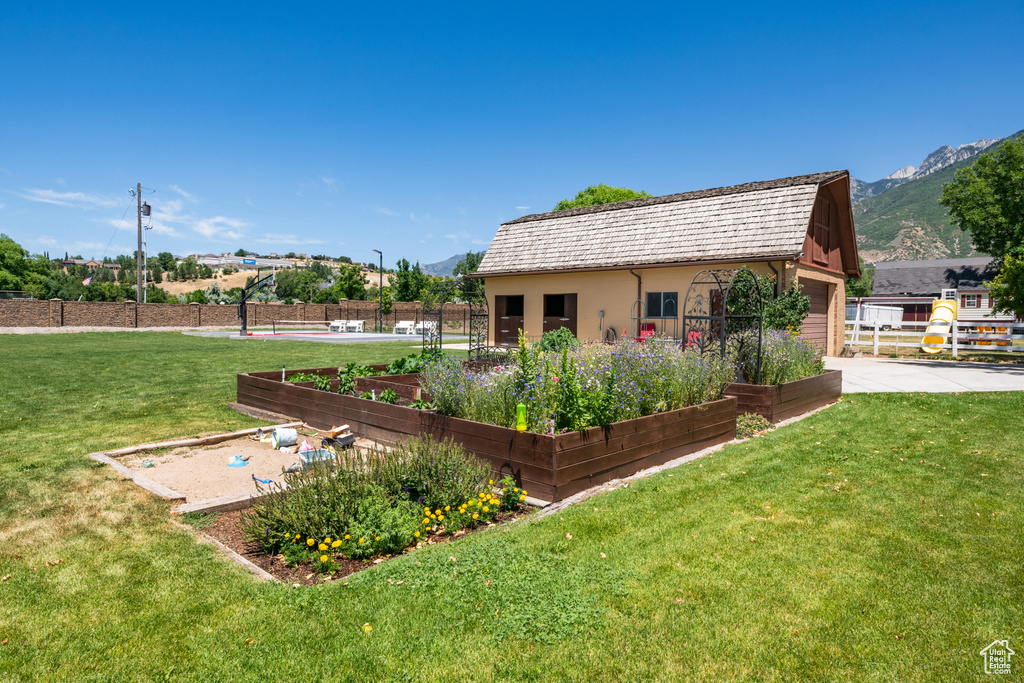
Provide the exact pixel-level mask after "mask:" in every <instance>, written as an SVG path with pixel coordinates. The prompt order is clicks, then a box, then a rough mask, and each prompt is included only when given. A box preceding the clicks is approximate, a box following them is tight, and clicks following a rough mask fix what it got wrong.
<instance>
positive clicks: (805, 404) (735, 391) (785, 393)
mask: <svg viewBox="0 0 1024 683" xmlns="http://www.w3.org/2000/svg"><path fill="white" fill-rule="evenodd" d="M842 393H843V371H842V370H826V371H825V372H824V373H823V374H821V375H815V376H814V377H804V378H803V379H798V380H796V381H794V382H786V383H784V384H767V385H765V384H736V383H733V384H730V385H729V386H727V387H726V388H725V395H726V396H734V397H736V412H737V414H739V415H742V414H744V413H757V414H758V415H761V416H762V417H764V418H765V419H766V420H768V421H769V422H771V423H772V424H775V423H777V422H781V421H783V420H788V419H789V418H791V417H796V416H797V415H803V414H804V413H807V412H810V411H812V410H814V409H815V408H821V407H822V406H827V405H828V404H830V403H835V402H836V401H838V400H839V397H840V396H841V395H842Z"/></svg>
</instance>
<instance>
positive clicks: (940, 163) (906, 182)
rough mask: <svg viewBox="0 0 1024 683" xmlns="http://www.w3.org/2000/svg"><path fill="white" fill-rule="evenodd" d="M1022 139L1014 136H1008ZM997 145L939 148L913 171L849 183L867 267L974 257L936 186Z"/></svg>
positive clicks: (968, 240)
mask: <svg viewBox="0 0 1024 683" xmlns="http://www.w3.org/2000/svg"><path fill="white" fill-rule="evenodd" d="M1022 134H1024V131H1020V132H1018V133H1016V134H1014V135H1012V136H1011V137H1013V138H1016V137H1019V136H1020V135H1022ZM1000 142H1002V140H979V141H978V142H974V143H971V144H967V145H961V146H960V147H956V148H954V147H950V146H949V145H943V146H942V147H939V148H938V149H937V150H935V151H934V152H932V153H931V154H929V155H928V156H927V157H925V159H924V161H922V162H921V164H920V165H919V166H917V167H916V168H915V167H913V166H907V167H905V168H902V169H900V170H899V171H896V172H895V173H892V174H890V175H889V176H887V177H885V178H882V179H881V180H877V181H875V182H873V183H865V182H862V181H859V180H856V179H854V178H851V179H850V186H851V191H852V193H853V199H854V203H853V217H854V224H855V225H856V230H857V248H858V250H859V251H860V255H861V256H862V257H863V258H864V260H865V261H866V262H868V263H875V262H878V261H913V260H928V259H940V258H959V257H966V256H972V255H975V254H977V251H976V250H975V249H974V245H973V244H971V237H970V234H969V233H965V232H963V231H962V230H960V228H958V227H957V226H956V225H953V224H952V223H951V222H950V220H949V216H948V215H947V213H946V207H944V206H942V205H941V204H939V198H940V197H941V196H942V186H943V184H945V183H948V182H950V181H951V180H953V176H954V175H955V174H956V172H957V170H959V169H961V168H964V167H965V166H969V165H971V164H972V163H974V161H975V160H976V158H977V156H978V155H979V154H981V153H982V152H984V151H985V150H988V149H989V148H990V147H992V146H993V145H997V144H998V143H1000Z"/></svg>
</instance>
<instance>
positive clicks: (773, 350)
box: [729, 330, 825, 385]
mask: <svg viewBox="0 0 1024 683" xmlns="http://www.w3.org/2000/svg"><path fill="white" fill-rule="evenodd" d="M729 355H730V357H731V358H732V361H733V362H735V363H738V364H739V365H740V367H741V368H742V370H743V377H744V379H745V380H746V381H747V382H750V383H755V382H757V333H756V331H747V332H744V333H743V334H741V335H735V336H734V337H733V339H731V340H730V354H729ZM823 372H825V364H824V361H823V360H822V357H821V350H820V349H819V348H818V347H817V346H815V345H814V344H812V343H811V342H809V341H806V340H804V339H801V338H800V337H799V336H798V335H797V334H795V333H791V332H780V331H778V330H765V331H764V334H763V335H762V339H761V381H760V384H763V385H768V384H783V383H784V382H794V381H796V380H798V379H803V378H804V377H814V376H815V375H820V374H821V373H823Z"/></svg>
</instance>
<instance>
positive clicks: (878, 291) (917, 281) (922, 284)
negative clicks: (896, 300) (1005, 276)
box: [871, 256, 998, 296]
mask: <svg viewBox="0 0 1024 683" xmlns="http://www.w3.org/2000/svg"><path fill="white" fill-rule="evenodd" d="M997 274H998V270H997V269H996V268H995V265H994V259H992V258H991V257H989V256H982V257H978V258H963V259H935V260H931V261H883V262H881V263H876V264H875V282H874V287H873V288H872V290H871V295H872V296H938V295H939V294H941V293H942V290H943V289H984V288H985V285H984V283H985V281H986V280H992V279H993V278H995V276H996V275H997Z"/></svg>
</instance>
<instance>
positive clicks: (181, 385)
mask: <svg viewBox="0 0 1024 683" xmlns="http://www.w3.org/2000/svg"><path fill="white" fill-rule="evenodd" d="M409 352H410V349H409V347H408V344H407V343H398V344H394V343H392V344H373V345H360V346H348V345H327V344H313V343H302V342H279V341H275V342H265V341H237V340H236V341H232V340H225V339H206V338H198V337H188V336H184V335H180V334H173V333H97V334H69V335H47V336H42V335H40V336H3V337H0V367H2V368H3V381H2V383H0V406H2V408H0V410H2V412H0V482H2V483H0V641H2V644H0V681H7V680H11V681H16V680H17V681H20V680H35V679H39V680H103V681H107V680H185V681H190V680H194V681H230V680H236V681H238V680H261V681H262V680H302V681H335V680H341V681H347V680H352V681H378V680H380V681H462V680H465V681H474V682H476V681H560V680H570V681H646V680H665V681H677V680H698V679H704V680H757V681H764V680H848V681H862V680H885V681H889V680H899V681H906V680H935V681H950V680H969V679H974V678H978V679H980V678H983V677H984V675H983V673H982V659H981V657H980V655H979V651H980V650H981V649H982V648H983V647H985V646H986V645H988V644H989V643H990V642H992V641H993V640H995V639H997V638H998V639H1004V638H1005V639H1009V641H1010V646H1011V647H1012V648H1014V649H1015V650H1017V651H1018V652H1020V651H1021V646H1022V644H1024V628H1022V625H1024V569H1022V567H1024V562H1022V560H1024V537H1022V535H1021V533H1020V531H1021V528H1022V527H1024V525H1022V520H1021V511H1022V509H1024V462H1022V459H1021V457H1020V456H1019V455H1018V453H1019V452H1020V444H1021V436H1022V428H1021V425H1020V415H1021V414H1022V412H1024V397H1022V395H1020V394H960V395H921V394H900V395H897V394H883V395H856V396H852V397H850V396H848V397H846V398H844V400H843V401H841V402H840V403H839V404H837V405H835V406H833V407H831V408H829V409H827V410H825V411H823V412H821V413H819V414H817V415H815V416H813V417H811V418H808V419H806V420H804V421H802V422H799V423H797V424H794V425H791V426H789V427H786V428H783V429H779V430H776V431H774V432H771V433H768V434H766V435H764V436H762V437H759V438H757V439H753V440H751V441H748V442H745V443H742V444H736V445H732V446H728V447H726V448H725V449H724V450H722V451H720V452H718V453H717V454H715V455H714V456H712V457H709V458H705V459H703V460H700V461H697V462H695V463H692V464H690V465H685V466H682V467H678V468H676V469H674V470H669V471H666V472H663V473H661V474H659V475H656V476H653V477H650V478H648V479H645V480H642V481H641V482H637V483H634V484H632V485H631V486H629V487H628V488H624V489H620V490H617V491H614V492H611V493H608V494H604V495H602V496H599V497H596V498H593V499H591V500H589V501H586V502H585V503H584V504H581V505H578V506H575V507H573V508H571V509H569V510H566V511H565V512H563V513H560V514H557V515H553V516H551V517H548V518H545V519H541V520H530V521H525V522H520V523H517V524H515V525H513V526H511V527H508V528H502V529H499V530H494V531H491V532H485V533H481V534H474V535H473V536H471V537H469V538H466V539H462V540H459V541H457V542H454V543H451V544H446V545H443V546H434V547H431V548H427V549H424V550H420V551H416V552H413V553H410V554H408V555H406V556H403V557H401V558H399V559H396V560H393V561H389V562H386V563H384V564H382V565H380V566H377V567H375V568H373V569H371V570H368V571H366V572H363V573H361V574H359V575H357V576H354V577H352V578H350V579H348V580H345V581H340V582H337V583H334V584H327V585H325V586H321V587H317V588H312V589H306V588H301V589H300V588H293V587H291V586H284V585H277V584H264V583H257V582H256V581H254V580H253V579H252V577H251V576H250V575H249V574H247V573H246V572H245V571H244V570H242V569H241V568H240V567H238V566H237V565H234V564H232V563H230V562H228V561H226V560H225V559H224V558H223V557H222V556H221V555H220V554H219V553H218V552H217V551H216V550H215V549H214V548H213V547H212V546H209V545H206V544H203V543H198V542H196V535H195V532H194V531H193V530H192V529H191V528H189V527H186V526H184V525H180V524H177V523H175V522H174V521H172V520H171V519H170V517H169V515H168V510H169V506H168V504H167V503H164V502H163V501H160V500H158V499H156V498H154V497H151V496H149V495H148V494H145V493H144V492H142V491H141V490H139V489H138V488H136V487H135V486H134V485H133V484H131V483H130V482H126V481H122V480H121V478H120V477H119V476H117V475H115V474H114V473H113V472H112V471H111V470H109V469H108V468H105V467H101V466H97V464H96V463H94V462H93V461H92V460H89V459H88V458H87V457H85V455H86V453H89V452H91V451H97V450H108V449H112V448H116V447H119V446H126V445H130V444H132V443H137V442H140V441H143V440H156V439H163V438H170V437H177V436H190V435H196V434H200V433H204V432H212V431H222V430H227V429H234V428H241V427H245V426H252V425H255V424H257V423H256V422H255V421H252V420H249V419H247V418H245V417H243V416H241V415H238V414H236V413H234V412H232V411H230V410H228V409H227V408H226V407H225V406H224V404H225V403H226V402H228V401H231V400H233V398H234V375H235V373H237V372H240V371H254V370H271V369H275V368H279V367H281V365H282V364H286V365H287V366H288V367H294V368H300V367H317V366H327V365H338V364H342V363H347V362H349V361H359V362H372V361H388V360H391V359H393V358H396V357H399V356H403V355H406V354H408V353H409ZM1013 666H1014V670H1013V672H1014V674H1016V676H1018V677H1019V675H1020V674H1019V666H1020V665H1018V663H1017V661H1014V662H1013Z"/></svg>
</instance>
